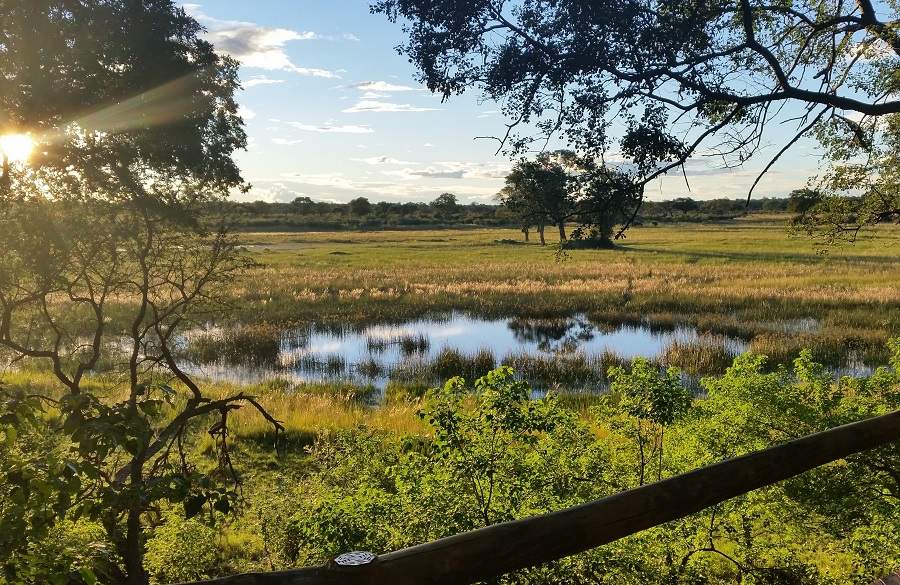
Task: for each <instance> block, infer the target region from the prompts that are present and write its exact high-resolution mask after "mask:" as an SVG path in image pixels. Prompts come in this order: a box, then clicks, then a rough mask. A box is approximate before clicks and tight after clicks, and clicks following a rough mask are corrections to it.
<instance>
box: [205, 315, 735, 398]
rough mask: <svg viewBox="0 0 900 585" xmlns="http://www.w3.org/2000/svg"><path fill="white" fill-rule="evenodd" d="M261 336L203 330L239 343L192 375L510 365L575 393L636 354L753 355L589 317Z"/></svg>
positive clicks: (690, 331)
mask: <svg viewBox="0 0 900 585" xmlns="http://www.w3.org/2000/svg"><path fill="white" fill-rule="evenodd" d="M268 335H273V334H271V333H269V334H268ZM260 336H262V337H265V334H262V335H261V334H256V335H255V337H254V335H252V334H248V333H246V332H245V333H244V334H243V337H242V336H241V334H240V333H239V332H236V331H231V332H229V331H223V330H216V329H211V330H208V331H204V332H195V333H194V334H193V335H192V337H193V339H195V340H197V339H206V340H207V341H208V342H211V343H218V344H219V345H220V347H221V346H227V345H231V346H233V347H231V349H230V350H228V351H225V352H224V354H225V355H226V358H222V357H221V356H222V355H223V353H218V354H216V353H215V352H212V353H213V355H214V356H215V355H217V356H219V357H217V358H216V359H206V360H198V359H195V360H193V363H192V364H191V370H192V371H193V372H194V373H195V374H200V375H202V376H204V377H207V378H210V379H212V380H224V381H230V382H238V383H256V382H261V381H264V380H266V379H270V378H275V377H277V378H283V379H288V380H291V381H294V382H320V381H348V382H353V383H359V384H365V385H373V386H375V387H377V388H380V389H383V388H384V387H385V386H386V385H387V384H388V383H389V382H390V381H402V382H406V383H411V382H419V383H423V382H428V383H435V382H440V381H442V380H443V379H446V378H447V377H449V376H450V375H453V374H454V373H459V374H463V375H466V374H467V375H468V376H470V377H471V376H476V375H479V374H481V373H483V372H484V371H485V370H486V369H490V368H492V367H494V366H496V365H499V364H501V363H502V364H509V365H513V366H514V367H515V368H516V370H517V371H519V372H521V373H523V375H524V377H525V378H526V379H528V381H529V382H531V383H532V384H534V385H535V386H536V387H539V388H547V387H549V386H551V385H553V384H560V383H562V384H566V385H567V386H568V387H569V388H568V389H573V388H572V386H575V387H579V389H584V388H593V387H596V385H597V384H601V383H602V381H603V380H604V379H605V371H606V369H607V368H608V367H609V366H610V365H615V364H618V363H625V362H627V361H630V360H631V359H633V358H635V357H646V358H648V359H653V360H659V361H664V358H665V357H666V355H667V354H668V353H670V352H672V351H673V348H681V349H682V350H684V349H688V350H689V351H687V354H688V358H690V355H691V351H693V352H696V353H697V355H698V358H697V359H703V357H704V356H707V355H709V354H710V353H712V354H714V355H715V356H719V357H720V359H719V362H718V363H722V362H723V361H724V363H726V364H727V363H729V362H730V360H731V359H732V358H733V357H734V356H736V355H738V354H740V353H742V352H745V351H747V349H748V344H747V342H745V341H743V340H741V339H738V338H734V337H727V336H722V335H709V334H705V333H700V332H698V331H697V330H696V329H694V328H691V327H676V328H674V329H660V328H656V327H650V326H648V325H634V324H620V325H614V326H609V325H603V324H598V323H592V322H591V321H590V320H589V319H588V318H586V317H585V316H583V315H577V316H574V317H571V318H564V319H521V318H511V319H484V318H478V317H473V316H470V315H466V314H462V313H452V314H450V315H448V316H446V317H445V318H430V319H419V320H413V321H408V322H405V323H401V324H381V325H372V326H367V327H361V328H351V327H347V328H336V329H335V328H330V329H329V328H324V329H323V328H316V327H309V328H301V329H292V330H286V331H280V332H276V333H275V334H274V336H275V337H274V339H272V340H271V342H267V341H266V339H259V337H260ZM682 353H684V351H682ZM227 356H231V359H229V358H228V357H227ZM679 365H683V364H679ZM687 365H689V364H687ZM688 369H690V368H688ZM601 385H602V384H601Z"/></svg>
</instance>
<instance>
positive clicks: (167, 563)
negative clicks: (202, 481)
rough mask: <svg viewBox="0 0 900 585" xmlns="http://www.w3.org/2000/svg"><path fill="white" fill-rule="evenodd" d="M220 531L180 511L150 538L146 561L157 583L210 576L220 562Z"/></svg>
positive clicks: (169, 514)
mask: <svg viewBox="0 0 900 585" xmlns="http://www.w3.org/2000/svg"><path fill="white" fill-rule="evenodd" d="M216 536H217V533H216V530H214V529H213V528H211V527H209V526H208V525H206V524H203V523H202V522H199V521H198V520H196V519H185V518H184V517H183V516H181V515H179V514H178V513H176V512H169V513H167V514H166V518H165V523H164V524H162V525H161V526H160V527H159V528H157V529H156V530H154V532H153V536H152V537H151V538H149V539H148V540H147V554H146V557H145V564H146V567H147V572H148V573H149V574H150V576H151V578H152V579H153V581H154V582H156V583H183V582H186V581H197V580H200V579H204V578H209V577H211V576H212V575H213V574H215V568H216V565H217V564H218V563H219V561H220V559H219V556H220V555H219V549H218V547H217V546H216V544H217V543H216Z"/></svg>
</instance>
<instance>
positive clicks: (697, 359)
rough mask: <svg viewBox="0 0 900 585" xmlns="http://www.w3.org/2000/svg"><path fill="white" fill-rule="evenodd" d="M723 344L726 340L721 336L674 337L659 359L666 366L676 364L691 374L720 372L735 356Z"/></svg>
mask: <svg viewBox="0 0 900 585" xmlns="http://www.w3.org/2000/svg"><path fill="white" fill-rule="evenodd" d="M725 344H726V340H725V339H724V338H722V337H711V336H702V337H699V338H697V339H694V340H677V339H676V340H675V341H673V342H672V343H670V344H669V345H668V346H667V347H666V349H665V351H664V352H663V356H662V360H661V361H662V363H663V364H665V365H667V366H676V367H678V368H680V369H681V370H682V371H683V372H685V373H686V374H689V375H691V376H701V375H707V374H721V373H723V372H724V371H725V370H726V369H727V368H728V366H730V365H731V362H732V361H734V358H735V354H733V353H732V352H731V351H729V350H728V348H727V347H726V345H725Z"/></svg>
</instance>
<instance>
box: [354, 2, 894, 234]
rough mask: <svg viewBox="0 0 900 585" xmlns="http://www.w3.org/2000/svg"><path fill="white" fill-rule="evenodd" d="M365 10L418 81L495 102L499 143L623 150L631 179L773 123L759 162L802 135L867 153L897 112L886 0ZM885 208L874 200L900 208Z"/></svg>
mask: <svg viewBox="0 0 900 585" xmlns="http://www.w3.org/2000/svg"><path fill="white" fill-rule="evenodd" d="M372 10H373V11H375V12H378V13H382V14H385V15H387V16H388V17H389V18H390V19H391V20H394V21H399V20H402V21H403V22H404V23H405V25H406V31H407V33H408V38H407V41H406V43H405V44H404V45H402V46H401V47H400V48H399V49H400V51H401V52H403V53H405V54H406V55H408V56H409V58H410V60H411V61H412V62H413V63H414V64H415V65H416V67H417V68H418V70H419V76H420V79H421V81H422V82H424V83H426V84H427V85H428V87H429V89H431V90H432V91H434V92H437V93H440V94H442V95H443V96H444V97H445V98H449V97H450V96H452V95H455V94H459V93H462V92H464V91H467V90H469V89H473V88H477V89H480V90H481V91H482V92H483V93H484V94H485V95H486V96H487V97H488V98H491V99H494V100H496V101H498V102H500V104H501V106H502V108H503V111H504V112H505V114H506V116H507V118H508V119H509V120H510V122H509V125H508V131H507V133H506V135H505V136H502V137H499V138H498V140H499V141H500V144H501V149H506V150H508V151H509V152H514V153H522V152H524V151H525V150H526V149H528V148H530V147H531V146H532V145H534V144H537V145H538V146H542V145H544V144H546V142H547V140H548V139H549V138H551V137H553V136H561V137H562V138H563V140H565V141H566V142H567V143H568V144H569V145H570V146H571V147H572V148H573V149H575V150H576V151H578V152H579V153H580V154H583V155H587V156H591V157H594V158H596V159H600V160H612V158H611V155H615V156H622V157H624V159H625V163H624V164H623V165H622V168H623V169H625V170H627V172H628V173H629V175H630V176H631V177H632V179H633V180H634V181H635V182H636V183H637V184H639V185H643V184H646V183H647V182H649V181H651V180H653V179H654V178H656V177H658V176H660V175H662V174H665V173H668V172H671V171H676V170H678V169H679V167H682V166H683V165H684V164H685V163H686V162H687V161H688V160H689V159H690V158H691V157H692V156H693V155H696V154H698V153H700V152H703V153H704V154H707V155H712V156H715V157H717V158H718V159H719V160H720V161H721V162H722V164H724V165H727V166H733V165H739V164H742V163H744V162H745V161H746V160H747V159H748V158H750V157H751V156H753V155H754V154H755V153H757V151H759V150H760V147H761V146H762V145H763V144H764V143H765V142H766V141H767V140H769V139H770V138H771V137H772V136H773V134H772V133H771V126H773V125H774V124H775V123H776V122H790V123H791V125H790V127H791V128H792V131H791V133H790V134H789V135H788V136H787V137H786V138H784V139H783V142H782V144H781V147H780V148H779V149H778V150H777V152H776V153H775V154H774V156H773V157H772V159H771V160H770V161H769V162H768V163H767V164H766V165H765V167H764V170H763V173H764V172H766V171H767V170H768V169H769V168H770V167H771V165H772V164H774V163H775V162H776V161H777V160H778V158H780V157H781V155H782V154H783V153H784V152H786V151H787V150H788V149H790V148H791V147H792V146H793V145H794V144H796V143H797V141H798V140H800V138H801V137H803V136H804V135H807V134H812V133H818V134H819V137H820V138H824V137H823V135H822V134H823V133H826V134H831V135H834V136H838V137H840V138H838V139H836V140H835V138H832V142H833V143H839V142H840V141H841V140H843V141H844V142H847V141H849V140H853V139H854V137H860V136H863V137H865V139H864V140H857V142H858V143H859V144H858V146H859V148H861V149H862V150H863V151H866V152H870V151H871V150H872V148H873V146H874V145H876V144H878V143H880V142H884V137H885V135H886V132H885V130H886V128H884V127H883V126H880V125H879V124H877V123H875V122H874V120H878V119H882V118H884V117H886V116H891V115H894V114H897V113H898V112H900V100H898V99H897V91H896V90H897V87H898V83H900V81H898V80H900V77H898V76H897V74H896V73H897V66H898V51H900V36H898V33H897V8H896V6H894V5H893V4H888V5H878V7H876V6H875V5H874V4H873V3H872V2H870V0H860V1H859V2H854V3H844V2H834V1H831V0H803V1H801V2H793V3H790V4H780V3H774V4H773V3H768V2H761V1H754V0H688V1H686V2H668V1H664V0H651V1H649V2H646V1H641V0H625V1H619V0H615V1H613V0H599V1H595V0H590V1H588V0H560V1H558V2H545V1H543V0H523V1H521V2H507V1H505V0H378V1H376V2H374V3H373V5H372ZM860 120H862V121H860ZM863 144H866V145H868V146H863ZM847 154H848V153H847V152H840V151H839V150H837V149H831V152H829V153H828V156H830V157H832V158H833V159H834V160H836V161H837V162H838V163H843V162H845V161H846V160H847V159H846V158H845V155H847ZM856 154H859V153H856ZM885 162H887V161H885ZM876 175H877V173H876ZM876 175H873V174H869V175H868V176H870V177H872V176H876ZM757 181H758V179H757ZM754 186H755V184H754ZM836 186H839V185H836ZM751 192H752V188H751ZM882 199H884V198H882ZM889 205H892V206H893V207H891V208H890V209H885V208H884V205H882V206H881V211H882V212H884V211H893V212H894V213H896V210H897V208H898V207H900V206H897V205H896V201H895V200H894V201H893V202H891V203H890V204H889ZM889 215H890V214H889ZM881 217H885V216H884V215H883V214H882V216H881ZM892 217H894V216H892Z"/></svg>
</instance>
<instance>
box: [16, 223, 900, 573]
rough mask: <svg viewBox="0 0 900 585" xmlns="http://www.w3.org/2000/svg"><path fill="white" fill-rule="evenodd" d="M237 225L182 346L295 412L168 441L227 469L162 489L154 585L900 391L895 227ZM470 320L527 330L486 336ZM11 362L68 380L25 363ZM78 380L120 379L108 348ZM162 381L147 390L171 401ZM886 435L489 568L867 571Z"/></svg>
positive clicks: (599, 490)
mask: <svg viewBox="0 0 900 585" xmlns="http://www.w3.org/2000/svg"><path fill="white" fill-rule="evenodd" d="M236 237H237V238H238V240H239V243H240V245H241V246H242V247H243V249H244V250H245V253H246V255H247V256H248V257H249V258H250V259H252V264H251V265H250V266H249V268H247V270H246V271H245V272H243V273H242V274H240V275H238V276H237V277H236V278H235V279H234V280H233V281H231V282H230V283H228V284H227V285H226V288H225V290H223V291H221V292H223V293H224V295H223V296H224V298H225V304H226V305H227V307H228V308H229V309H230V310H229V311H228V312H227V313H226V312H223V311H222V307H221V306H218V308H215V309H212V308H210V309H209V310H208V312H203V313H198V314H196V315H194V316H193V318H194V320H195V327H194V328H193V329H191V330H190V332H189V334H187V335H186V336H185V339H184V340H183V341H182V343H181V344H180V348H181V352H182V353H181V355H180V359H181V360H182V363H183V364H185V367H186V368H191V371H192V373H194V374H195V375H196V376H197V377H198V379H199V380H200V381H201V383H202V384H203V386H204V389H205V390H206V391H207V392H208V393H210V395H211V396H213V397H215V396H228V395H233V394H234V393H235V392H245V393H247V394H248V395H252V396H255V397H256V399H257V400H258V402H259V403H260V404H261V405H262V406H263V407H264V408H265V409H266V411H267V412H268V413H270V414H271V415H272V416H273V417H274V418H275V419H277V420H278V421H280V422H281V424H282V425H283V429H282V430H281V431H280V432H276V431H274V430H273V427H272V425H271V424H270V423H269V421H267V420H265V419H264V418H262V417H260V416H258V414H257V413H256V412H255V411H251V410H250V409H241V410H236V411H234V412H232V413H231V414H230V415H229V416H230V421H229V423H230V424H229V428H230V435H229V436H228V437H227V441H228V444H229V447H228V449H227V450H225V451H224V453H225V454H226V457H227V458H228V460H227V461H225V462H224V463H223V461H222V453H223V450H222V449H221V445H220V444H219V443H218V442H219V441H220V440H226V439H223V438H221V437H219V436H217V435H216V434H215V433H214V432H213V431H212V430H210V432H209V433H207V432H206V431H205V429H204V428H202V427H199V426H197V427H195V428H193V429H192V430H190V431H189V432H187V433H186V434H185V435H184V436H183V437H181V438H179V441H178V449H182V450H186V451H190V452H192V453H195V454H197V455H199V456H200V461H201V462H202V463H201V465H203V466H206V467H207V468H208V470H209V471H210V473H211V474H212V475H215V471H214V470H215V469H226V468H229V467H230V472H231V473H233V474H235V475H236V476H239V477H240V478H241V487H240V491H239V494H238V495H237V496H236V497H235V498H223V499H221V500H217V501H215V505H214V506H211V507H210V508H208V509H207V508H205V507H204V508H200V507H197V509H191V505H190V502H186V503H185V505H184V507H183V508H184V509H182V506H171V507H161V508H159V509H158V510H156V512H154V514H156V515H157V516H158V518H159V523H158V528H157V529H156V530H151V533H150V534H151V535H150V537H149V539H148V541H147V549H146V550H147V554H146V565H147V567H148V572H149V573H150V575H151V578H152V579H153V581H155V582H158V583H166V582H177V581H184V580H192V579H200V578H206V577H215V576H222V575H227V574H233V573H237V572H243V571H253V570H272V569H282V568H289V567H294V566H304V565H309V564H313V563H320V562H323V561H326V560H327V559H329V558H331V557H333V555H335V554H338V553H340V552H346V551H348V550H357V549H359V550H372V551H376V552H386V551H390V550H396V549H398V548H402V547H404V546H409V545H412V544H416V543H418V542H423V541H427V540H431V539H435V538H439V537H442V536H447V535H450V534H455V533H458V532H461V531H464V530H469V529H473V528H477V527H479V526H484V525H486V524H492V523H495V522H498V521H503V520H509V519H514V518H521V517H525V516H530V515H533V514H539V513H543V512H547V511H551V510H555V509H560V508H562V507H565V506H568V505H574V504H577V503H580V502H583V501H587V500H589V499H595V498H599V497H602V496H604V495H609V494H613V493H616V492H619V491H622V490H624V489H628V488H630V487H635V486H638V485H642V484H644V483H649V482H652V481H655V480H658V479H662V478H665V477H669V476H671V475H674V474H676V473H679V472H683V471H687V470H690V469H693V468H696V467H697V466H699V465H703V464H705V463H711V462H714V461H718V460H721V459H723V458H725V457H729V456H735V455H739V454H742V453H745V452H748V451H751V450H755V449H759V448H763V447H765V446H767V445H770V444H772V443H773V442H779V441H783V440H786V439H789V438H792V437H797V436H802V435H803V434H806V433H810V432H815V431H819V430H824V429H826V428H830V427H833V426H836V425H838V424H842V423H844V422H849V421H851V420H856V419H859V418H862V417H864V416H871V415H875V414H880V413H884V412H887V411H888V410H889V409H891V408H892V407H893V408H895V407H896V406H897V403H898V401H900V397H898V394H897V388H898V376H900V373H898V366H900V344H898V343H897V342H892V341H890V340H891V339H892V338H893V337H896V336H897V335H898V334H900V286H898V283H900V255H898V254H897V250H900V245H898V244H900V230H897V229H896V227H887V226H886V227H879V228H878V229H877V230H876V231H875V232H874V233H870V234H869V235H867V236H864V237H863V238H861V239H860V240H859V241H858V242H856V243H855V244H854V245H845V246H841V247H836V248H831V249H828V250H827V251H826V252H825V253H823V250H822V249H821V248H820V247H819V246H818V245H817V244H816V243H815V242H812V241H810V240H808V239H805V238H800V237H796V236H794V235H791V234H790V233H789V232H788V230H787V228H786V216H783V215H751V216H748V217H746V218H742V219H738V220H733V221H725V222H718V223H715V222H709V223H685V224H667V225H662V226H649V225H647V226H638V227H636V228H634V229H632V230H630V231H629V232H628V237H627V239H624V240H621V241H620V242H618V244H617V246H616V247H615V248H614V249H610V250H566V251H560V250H559V249H558V248H557V247H556V246H554V242H552V241H551V242H548V244H549V245H548V246H541V245H539V244H537V243H534V242H530V243H525V242H523V241H522V238H521V234H520V233H519V232H517V231H514V230H509V229H455V230H437V231H431V230H429V231H383V232H359V231H356V232H350V231H348V232H321V233H308V232H253V233H249V232H245V233H238V234H237V235H236ZM225 314H227V315H228V317H227V318H223V317H222V315H225ZM447 323H450V324H462V329H460V330H459V331H458V332H457V334H456V335H457V339H458V342H454V340H453V339H454V338H452V337H451V338H441V337H439V336H437V335H436V334H435V332H436V331H437V330H438V329H439V328H440V327H441V326H442V325H444V324H447ZM485 324H489V325H490V326H491V327H494V328H497V327H499V328H500V329H501V330H504V329H508V330H510V331H512V332H513V333H515V334H516V335H513V336H512V337H511V339H517V340H519V342H521V343H520V346H519V347H515V348H512V349H510V348H508V347H495V346H492V340H493V339H494V338H493V337H491V336H481V335H482V334H481V333H480V332H482V331H483V330H482V329H478V327H479V326H481V327H484V326H486V325H485ZM411 325H412V326H411ZM467 326H468V327H474V329H471V330H469V329H466V327H467ZM623 335H624V337H622V336H623ZM473 337H474V338H473ZM348 338H352V339H354V340H356V341H355V343H356V345H355V346H354V347H355V350H354V351H355V352H356V353H347V352H348V351H349V350H348V346H347V345H346V344H344V345H342V340H346V339H348ZM316 339H325V340H326V341H328V343H327V344H325V345H326V346H327V347H314V346H313V345H312V342H313V341H314V340H316ZM460 339H461V340H462V341H459V340H460ZM623 339H624V340H625V341H624V342H623V343H627V344H628V349H627V351H626V350H623V348H622V347H619V346H618V345H617V342H618V340H623ZM645 342H646V343H650V344H654V343H655V344H656V348H655V349H654V350H652V351H651V350H650V349H647V350H646V351H644V350H643V349H642V344H643V343H645ZM592 343H593V344H592ZM360 348H362V349H360ZM342 352H343V353H342ZM457 376H462V378H459V377H457ZM2 378H3V382H4V384H5V385H7V386H8V387H10V388H13V389H15V388H17V387H19V388H27V389H29V391H30V392H42V393H46V394H47V395H53V394H54V392H57V391H58V390H55V388H56V387H57V386H56V383H55V380H54V379H53V378H52V376H51V375H50V373H49V372H44V371H42V370H40V369H33V368H32V369H25V368H11V369H9V370H7V371H6V372H5V373H4V374H3V376H2ZM476 380H477V382H476ZM90 385H91V387H92V388H93V389H94V390H95V391H96V392H98V393H99V394H100V395H103V394H107V395H109V397H110V398H111V399H112V398H116V397H117V396H116V393H117V392H120V390H117V388H120V386H119V385H118V379H117V378H116V377H115V376H113V375H106V374H104V373H103V368H98V369H97V371H95V372H94V373H92V374H91V375H90ZM166 387H168V386H166ZM172 387H174V389H173V393H174V394H175V395H176V396H175V397H174V398H171V400H170V401H169V404H168V405H166V404H164V403H161V404H160V408H162V409H166V408H176V407H177V405H178V404H179V401H183V400H185V398H184V389H183V388H182V387H179V385H178V384H175V383H173V384H172ZM49 416H51V417H52V416H53V414H52V410H51V412H50V413H49ZM893 453H894V451H891V450H890V449H881V450H876V451H873V452H870V453H868V454H866V455H864V456H861V457H859V458H857V459H854V460H852V461H849V462H848V461H842V462H839V463H836V464H833V465H830V466H826V467H825V468H821V469H819V470H816V471H813V472H809V473H806V474H804V475H802V476H800V477H799V478H796V479H794V480H790V481H788V482H785V483H783V484H779V485H776V486H772V487H769V488H766V489H763V490H760V491H758V492H754V493H752V494H750V495H746V496H742V497H740V498H737V499H735V500H731V501H729V502H727V503H725V504H721V505H718V506H716V507H714V508H713V509H711V510H707V511H705V512H702V513H699V514H695V515H693V516H690V517H688V518H687V519H684V520H680V521H677V522H672V523H669V524H666V525H664V526H661V527H657V528H654V529H651V530H648V531H645V532H642V533H640V534H638V535H635V536H633V537H629V538H627V539H624V540H621V541H619V542H617V543H615V544H613V545H609V546H606V547H602V548H600V549H595V550H593V551H590V552H588V553H584V554H581V555H577V556H575V557H570V558H568V559H564V560H562V561H558V562H555V563H552V564H551V565H549V566H543V567H539V568H534V569H529V570H527V571H522V572H519V573H515V574H513V575H511V576H508V577H506V578H505V581H504V582H510V583H638V582H641V583H647V582H660V583H661V582H667V583H668V582H671V583H733V582H745V583H748V582H749V583H812V582H815V583H848V582H860V581H861V580H864V579H866V578H868V577H869V576H871V575H874V574H879V572H882V571H885V570H890V569H891V568H892V565H893V563H894V562H895V561H897V560H898V559H900V556H898V555H900V548H898V547H900V543H898V542H897V539H896V530H895V529H896V526H898V523H900V516H898V507H897V506H896V504H895V503H893V504H892V502H893V501H894V500H893V499H894V498H896V497H900V484H898V483H896V481H894V480H892V479H891V478H892V477H895V476H894V475H893V474H894V473H895V471H894V470H895V468H894V467H893V463H892V461H893V459H892V458H893ZM895 479H896V478H895ZM874 493H877V494H879V495H877V496H873V495H872V494H874ZM223 494H224V492H223ZM213 501H214V498H209V502H213ZM201 504H202V503H201ZM163 520H165V521H163ZM34 554H35V555H36V558H37V559H38V560H37V561H35V562H36V563H37V564H38V565H40V564H41V563H43V564H44V565H46V567H49V569H47V570H48V572H51V573H52V572H53V569H52V567H59V569H60V570H62V568H63V567H67V568H71V567H76V568H77V567H85V568H87V567H96V566H98V564H101V565H102V559H103V558H104V555H108V556H110V557H111V555H112V552H111V549H110V545H109V544H108V543H106V542H105V541H104V537H103V532H102V530H101V528H100V527H99V525H97V524H95V523H94V522H92V521H88V520H80V519H76V518H72V519H67V520H66V521H64V522H62V523H59V524H57V525H56V526H55V527H54V528H53V529H52V530H51V532H50V533H49V534H48V536H47V537H46V538H45V542H43V543H42V544H41V545H40V546H36V547H35V549H34ZM46 567H45V568H46ZM92 570H93V569H92Z"/></svg>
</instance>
